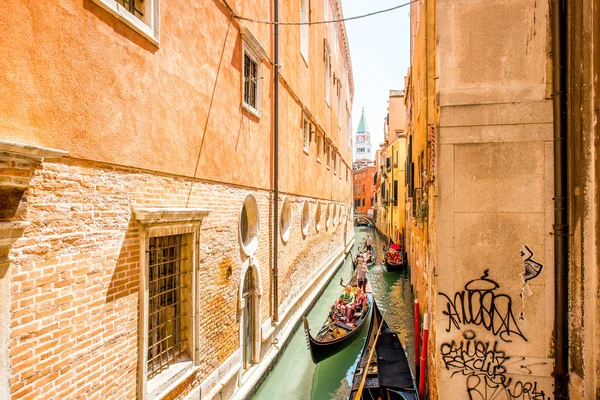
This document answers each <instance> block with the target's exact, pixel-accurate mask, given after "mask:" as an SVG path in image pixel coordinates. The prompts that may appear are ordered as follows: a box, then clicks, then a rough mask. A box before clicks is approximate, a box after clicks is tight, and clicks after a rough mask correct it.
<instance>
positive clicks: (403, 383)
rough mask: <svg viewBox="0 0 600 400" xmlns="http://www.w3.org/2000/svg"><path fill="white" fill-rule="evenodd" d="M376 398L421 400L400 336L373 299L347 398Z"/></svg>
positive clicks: (351, 399) (350, 399)
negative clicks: (371, 312)
mask: <svg viewBox="0 0 600 400" xmlns="http://www.w3.org/2000/svg"><path fill="white" fill-rule="evenodd" d="M373 344H375V346H374V347H375V349H374V350H373ZM365 373H366V377H364V379H363V375H364V374H365ZM357 395H358V396H357ZM377 398H381V399H386V400H418V399H419V395H418V392H417V387H416V384H415V379H414V376H413V374H412V371H411V369H410V365H409V363H408V360H407V358H406V354H405V353H404V349H403V348H402V344H401V343H400V339H398V335H396V333H394V332H392V330H391V329H390V327H389V326H388V324H387V322H386V321H385V319H384V318H383V315H382V314H381V312H380V311H379V308H378V307H377V303H376V302H375V300H373V316H372V318H371V324H370V325H369V333H368V334H367V339H366V341H365V345H364V347H363V350H362V352H361V356H360V359H359V361H358V365H357V367H356V371H355V372H354V379H353V380H352V389H351V392H350V397H349V398H348V399H349V400H355V399H365V400H366V399H377Z"/></svg>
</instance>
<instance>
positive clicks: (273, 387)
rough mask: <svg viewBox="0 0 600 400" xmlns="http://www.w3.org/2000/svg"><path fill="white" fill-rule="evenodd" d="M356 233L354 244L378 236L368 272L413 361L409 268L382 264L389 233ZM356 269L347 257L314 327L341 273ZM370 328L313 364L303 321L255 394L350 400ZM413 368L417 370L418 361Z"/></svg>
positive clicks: (265, 399) (267, 399)
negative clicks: (402, 269)
mask: <svg viewBox="0 0 600 400" xmlns="http://www.w3.org/2000/svg"><path fill="white" fill-rule="evenodd" d="M354 232H355V235H356V242H355V245H354V248H355V249H356V247H357V246H358V245H359V244H360V243H361V242H362V241H363V240H364V238H365V237H366V236H367V233H370V234H371V236H372V237H373V239H374V248H375V250H376V252H377V263H376V264H375V265H374V266H373V267H371V269H370V272H369V279H370V280H371V286H372V288H373V296H374V297H375V300H376V301H377V305H378V306H379V308H380V309H381V310H382V312H383V313H384V315H385V318H386V320H387V322H388V324H389V325H390V327H391V328H392V329H394V330H395V331H396V332H397V333H398V336H399V337H400V340H401V341H402V345H403V346H404V348H405V349H406V350H407V351H408V359H409V360H411V365H412V364H413V362H412V360H414V351H413V346H412V343H413V303H412V294H411V290H410V279H409V275H408V273H407V272H387V270H386V268H385V265H384V264H383V253H382V247H383V245H384V244H385V238H383V237H382V236H380V235H378V234H377V233H376V231H375V230H374V229H372V228H367V227H355V228H354ZM353 254H354V251H353ZM352 272H353V271H352V262H351V260H350V257H348V258H346V261H345V262H344V265H343V266H342V267H341V268H340V269H339V270H338V272H337V274H336V275H335V276H334V278H333V279H332V280H331V282H330V283H329V285H328V286H327V288H326V289H325V290H324V292H323V294H322V295H321V297H320V298H319V299H318V300H317V302H316V303H315V305H314V307H313V308H312V310H311V311H310V313H309V314H308V317H307V318H308V321H309V323H310V326H311V327H312V331H313V332H316V331H318V329H319V328H320V327H321V325H322V324H323V322H324V320H325V318H326V316H327V313H328V312H329V307H330V306H331V304H333V302H334V301H335V300H336V299H337V297H338V296H339V295H340V293H341V291H342V288H341V287H340V285H339V282H340V277H342V278H344V282H347V281H348V279H350V277H351V276H352ZM366 333H367V329H365V330H363V335H362V337H360V338H358V339H357V340H355V341H354V342H353V343H352V344H351V345H349V346H348V347H347V348H345V349H344V350H343V351H341V352H340V353H338V354H336V355H334V356H332V357H330V358H329V359H327V360H325V361H322V362H320V363H319V364H317V365H315V364H314V363H313V362H312V360H311V358H310V353H309V351H308V349H307V344H306V339H305V336H304V330H303V328H302V325H301V324H300V325H299V326H298V328H297V329H296V331H295V332H294V333H293V335H292V338H291V340H290V342H289V344H288V346H287V347H286V348H285V349H284V351H283V353H282V354H281V357H280V358H279V360H278V361H277V364H276V365H275V367H274V368H273V370H272V371H271V372H270V373H269V375H268V376H267V378H266V379H265V381H264V382H263V383H262V385H261V386H260V387H259V388H258V390H257V392H256V393H255V395H254V397H253V399H255V400H279V399H286V400H287V399H289V400H296V399H297V400H329V399H347V398H348V395H349V393H350V382H352V374H353V372H354V368H355V367H356V363H357V362H358V355H359V353H360V351H361V349H362V346H363V344H364V339H365V335H366ZM412 367H413V371H414V365H412Z"/></svg>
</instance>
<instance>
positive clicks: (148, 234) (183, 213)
mask: <svg viewBox="0 0 600 400" xmlns="http://www.w3.org/2000/svg"><path fill="white" fill-rule="evenodd" d="M133 214H134V218H135V220H136V221H137V222H138V224H139V225H140V229H139V242H140V256H139V263H140V264H139V265H140V295H139V304H138V309H139V321H138V332H139V333H138V374H137V375H138V376H137V380H138V382H137V383H138V384H137V387H138V399H141V400H145V399H158V398H162V397H164V396H165V395H166V394H168V393H169V392H170V391H171V390H173V389H174V388H175V387H177V386H178V385H179V384H181V382H183V381H184V380H185V379H187V378H188V377H189V376H190V375H192V374H193V373H194V372H195V371H197V370H198V368H199V365H200V354H199V340H198V335H197V332H198V330H199V320H198V319H197V318H196V315H197V311H198V310H199V309H200V304H199V299H198V292H199V288H198V285H199V281H198V278H197V270H198V263H199V253H200V228H201V226H202V220H203V219H204V218H205V217H206V216H207V215H208V214H209V211H207V210H203V209H198V208H137V209H134V211H133ZM170 235H183V236H184V237H185V238H186V242H187V243H188V244H190V245H191V257H190V260H189V262H190V263H191V265H190V268H189V269H190V272H191V274H192V276H191V281H192V285H191V287H190V288H189V290H190V298H191V299H192V301H191V302H190V305H191V308H192V311H191V316H190V319H191V323H190V327H189V330H190V332H189V335H190V343H189V346H190V347H191V354H188V355H189V357H190V360H189V361H185V362H181V363H177V365H174V366H173V368H169V369H167V370H166V371H163V372H162V373H160V374H158V375H157V376H155V377H153V378H152V379H150V380H149V379H147V373H146V372H147V363H148V351H147V348H148V308H149V306H148V300H149V287H148V259H147V255H146V251H147V249H148V246H149V239H150V238H152V237H161V236H170ZM149 382H152V385H151V386H150V388H148V386H149V385H148V383H149ZM149 390H151V392H149Z"/></svg>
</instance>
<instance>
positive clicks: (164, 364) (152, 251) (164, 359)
mask: <svg viewBox="0 0 600 400" xmlns="http://www.w3.org/2000/svg"><path fill="white" fill-rule="evenodd" d="M189 244H190V243H189V240H186V238H184V235H171V236H160V237H153V238H150V239H149V245H148V249H147V252H148V267H147V268H148V277H147V279H148V288H149V294H148V369H147V377H148V379H151V378H153V377H155V376H157V375H158V374H160V373H161V372H163V371H165V370H166V369H168V368H169V367H170V366H171V364H174V363H175V362H177V361H180V360H182V359H191V358H190V354H189V351H188V348H189V347H188V343H187V341H188V340H189V339H190V337H189V336H188V335H187V332H186V327H187V326H189V325H190V321H189V317H190V315H191V314H190V313H189V311H186V310H188V309H190V308H191V307H190V306H189V304H187V302H188V301H189V300H190V296H189V293H187V292H188V290H187V288H189V287H190V286H191V285H190V283H191V282H190V281H191V274H192V273H191V268H190V264H191V263H190V262H186V261H187V260H188V257H187V256H186V254H185V252H184V247H185V246H188V245H189ZM186 282H187V283H186Z"/></svg>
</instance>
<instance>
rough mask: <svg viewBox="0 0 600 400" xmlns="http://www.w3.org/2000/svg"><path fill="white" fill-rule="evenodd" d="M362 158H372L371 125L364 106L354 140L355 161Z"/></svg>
mask: <svg viewBox="0 0 600 400" xmlns="http://www.w3.org/2000/svg"><path fill="white" fill-rule="evenodd" d="M360 160H372V156H371V134H370V133H369V126H368V125H367V119H366V118H365V109H364V107H363V109H362V113H361V115H360V121H359V123H358V128H357V129H356V135H355V140H354V161H360Z"/></svg>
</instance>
